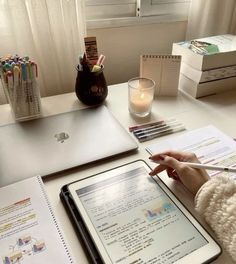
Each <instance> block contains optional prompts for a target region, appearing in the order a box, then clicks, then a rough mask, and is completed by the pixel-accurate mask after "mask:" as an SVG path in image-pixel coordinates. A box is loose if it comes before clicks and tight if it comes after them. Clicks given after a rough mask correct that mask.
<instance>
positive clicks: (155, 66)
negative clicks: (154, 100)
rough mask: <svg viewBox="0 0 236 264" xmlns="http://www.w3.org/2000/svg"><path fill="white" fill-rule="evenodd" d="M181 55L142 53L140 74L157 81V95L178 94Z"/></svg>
mask: <svg viewBox="0 0 236 264" xmlns="http://www.w3.org/2000/svg"><path fill="white" fill-rule="evenodd" d="M180 63H181V56H178V55H141V56H140V76H141V77H146V78H150V79H152V80H154V81H155V83H156V87H155V95H165V96H176V95H177V94H178V85H179V73H180Z"/></svg>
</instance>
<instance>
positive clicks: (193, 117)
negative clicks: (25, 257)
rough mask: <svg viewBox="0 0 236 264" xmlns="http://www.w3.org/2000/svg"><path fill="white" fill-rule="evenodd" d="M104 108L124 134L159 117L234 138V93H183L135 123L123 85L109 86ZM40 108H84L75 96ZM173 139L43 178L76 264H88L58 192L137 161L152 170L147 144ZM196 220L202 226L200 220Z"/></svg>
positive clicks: (4, 118) (6, 119) (2, 120)
mask: <svg viewBox="0 0 236 264" xmlns="http://www.w3.org/2000/svg"><path fill="white" fill-rule="evenodd" d="M105 104H106V105H107V107H108V108H109V109H110V111H111V112H112V113H113V114H114V116H115V117H116V118H117V119H118V120H119V121H120V123H121V124H122V125H123V126H124V127H125V128H126V129H127V131H128V126H130V125H133V124H135V123H143V122H148V121H152V120H156V119H157V118H161V117H164V118H168V117H174V118H176V119H177V120H179V121H180V122H182V123H183V124H184V125H185V126H186V128H187V129H188V130H192V129H196V128H199V127H203V126H205V125H208V124H213V125H215V126H216V127H218V128H219V129H221V130H222V131H223V132H225V133H226V134H228V135H229V136H232V137H236V126H235V122H234V121H235V114H236V91H231V92H227V93H225V94H223V93H222V94H218V95H214V96H210V97H205V98H203V99H200V100H194V99H192V98H190V97H188V96H186V95H184V94H182V93H180V94H179V96H178V97H160V98H156V99H155V101H154V104H153V109H152V114H151V116H150V117H149V118H145V119H137V120H135V119H134V118H133V117H132V116H131V115H130V114H129V112H128V103H127V84H126V83H124V84H118V85H112V86H110V87H109V93H108V97H107V99H106V102H105ZM42 106H43V115H45V116H47V115H53V114H56V113H61V112H67V111H71V110H75V109H79V108H84V106H83V105H82V104H81V103H80V102H79V101H78V99H77V98H76V96H75V94H74V93H68V94H63V95H58V96H51V97H47V98H43V99H42ZM0 113H1V114H0V125H2V124H7V123H11V122H14V120H13V118H12V115H11V110H10V107H9V105H1V106H0ZM180 133H184V132H180ZM180 133H178V134H180ZM176 135H177V134H174V135H168V136H165V137H161V138H157V139H153V140H150V141H147V142H144V143H140V144H139V151H138V152H137V153H131V154H123V155H121V156H117V157H114V158H110V159H108V160H106V161H99V162H97V163H95V164H92V165H85V166H82V167H79V168H77V169H72V170H70V171H67V172H63V173H57V174H56V175H55V176H50V177H47V178H44V183H45V185H46V190H47V193H48V195H49V199H50V202H51V204H52V207H53V208H54V211H55V214H56V217H57V220H58V222H59V223H60V226H61V228H62V230H63V232H64V234H65V238H66V240H67V242H68V245H69V247H70V248H71V251H72V254H73V256H74V258H75V261H76V263H79V264H88V263H89V261H88V259H87V258H86V256H85V253H84V251H83V248H82V246H81V244H80V242H79V240H78V238H77V236H76V234H75V233H74V229H73V227H72V224H71V222H70V220H69V217H68V215H67V214H66V211H65V209H64V207H63V205H62V203H61V201H60V198H59V192H60V188H61V187H62V186H63V185H65V184H67V183H69V182H71V181H75V180H77V179H79V178H83V177H87V176H89V175H92V174H95V173H98V172H101V171H104V170H106V169H110V168H112V167H115V166H118V165H122V164H124V163H127V162H130V161H133V160H136V159H140V158H141V159H144V160H145V161H147V162H148V163H149V165H150V166H151V167H153V164H152V163H150V162H149V161H148V156H149V155H148V153H147V152H146V150H145V147H146V146H147V145H149V144H153V143H155V142H158V141H161V140H163V139H166V138H170V137H173V136H176ZM104 136H106V135H104ZM164 181H165V182H166V183H167V185H168V186H169V187H170V188H171V189H172V190H173V191H174V192H175V194H176V195H177V196H178V197H179V198H180V200H181V201H182V202H183V203H184V204H185V205H186V206H187V207H188V209H190V211H192V212H193V214H194V215H195V216H196V217H197V218H198V219H199V217H198V216H197V215H196V213H195V212H194V210H193V200H192V197H191V195H189V194H188V193H186V192H185V191H184V189H183V188H181V186H180V185H178V184H176V183H175V184H174V183H173V181H172V180H171V179H169V178H168V177H164ZM199 220H200V221H201V222H202V219H199ZM203 224H204V223H203ZM214 263H217V264H220V263H222V264H225V263H227V264H231V263H233V261H232V260H231V259H230V257H229V256H228V255H227V253H225V252H224V253H223V254H222V255H221V256H220V257H219V258H218V259H217V260H216V261H215V262H214Z"/></svg>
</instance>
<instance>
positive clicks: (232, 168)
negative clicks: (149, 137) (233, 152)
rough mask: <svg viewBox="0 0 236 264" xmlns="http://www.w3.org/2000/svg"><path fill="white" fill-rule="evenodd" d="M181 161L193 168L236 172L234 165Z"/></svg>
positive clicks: (159, 162) (160, 162)
mask: <svg viewBox="0 0 236 264" xmlns="http://www.w3.org/2000/svg"><path fill="white" fill-rule="evenodd" d="M151 161H153V162H155V163H158V164H162V161H155V160H151ZM181 163H182V164H185V165H188V166H189V167H191V168H195V169H206V170H215V171H227V172H236V168H235V167H225V166H215V165H207V164H201V163H193V162H181Z"/></svg>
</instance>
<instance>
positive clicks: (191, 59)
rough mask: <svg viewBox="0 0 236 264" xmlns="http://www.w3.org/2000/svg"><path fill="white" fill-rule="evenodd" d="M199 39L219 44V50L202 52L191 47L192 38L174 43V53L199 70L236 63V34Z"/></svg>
mask: <svg viewBox="0 0 236 264" xmlns="http://www.w3.org/2000/svg"><path fill="white" fill-rule="evenodd" d="M197 41H201V42H206V43H210V44H213V45H217V46H218V52H216V53H213V54H204V53H202V54H200V53H197V52H196V51H193V50H192V49H191V40H190V41H184V42H178V43H173V45H172V54H173V55H181V56H182V61H183V62H185V63H187V64H188V65H190V66H191V67H193V68H195V69H197V70H201V71H202V70H209V69H215V68H219V67H226V66H230V65H235V62H236V36H235V35H230V34H226V35H218V36H212V37H207V38H200V39H197Z"/></svg>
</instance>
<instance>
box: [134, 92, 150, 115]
mask: <svg viewBox="0 0 236 264" xmlns="http://www.w3.org/2000/svg"><path fill="white" fill-rule="evenodd" d="M152 99H153V96H152V95H151V94H149V93H145V92H140V93H136V94H132V95H131V97H130V108H131V109H132V110H133V111H134V112H136V113H145V112H148V111H149V109H150V107H151V104H152Z"/></svg>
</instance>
